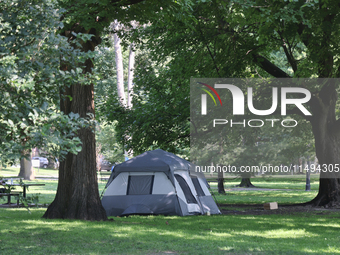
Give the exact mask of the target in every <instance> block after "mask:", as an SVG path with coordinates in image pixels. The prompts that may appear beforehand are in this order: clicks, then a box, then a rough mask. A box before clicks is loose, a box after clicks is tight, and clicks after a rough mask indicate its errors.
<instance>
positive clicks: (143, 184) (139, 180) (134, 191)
mask: <svg viewBox="0 0 340 255" xmlns="http://www.w3.org/2000/svg"><path fill="white" fill-rule="evenodd" d="M154 177H155V176H154V175H130V176H129V179H128V185H127V192H126V195H149V194H151V193H152V187H153V179H154Z"/></svg>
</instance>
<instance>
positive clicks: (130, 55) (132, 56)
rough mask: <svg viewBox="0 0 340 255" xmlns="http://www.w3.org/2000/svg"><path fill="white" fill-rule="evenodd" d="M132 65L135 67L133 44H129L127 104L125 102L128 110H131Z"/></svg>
mask: <svg viewBox="0 0 340 255" xmlns="http://www.w3.org/2000/svg"><path fill="white" fill-rule="evenodd" d="M134 65H135V49H134V44H133V43H131V44H130V52H129V71H128V102H127V107H128V108H132V94H133V73H134Z"/></svg>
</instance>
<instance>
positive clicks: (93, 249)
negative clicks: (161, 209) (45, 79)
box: [0, 169, 340, 254]
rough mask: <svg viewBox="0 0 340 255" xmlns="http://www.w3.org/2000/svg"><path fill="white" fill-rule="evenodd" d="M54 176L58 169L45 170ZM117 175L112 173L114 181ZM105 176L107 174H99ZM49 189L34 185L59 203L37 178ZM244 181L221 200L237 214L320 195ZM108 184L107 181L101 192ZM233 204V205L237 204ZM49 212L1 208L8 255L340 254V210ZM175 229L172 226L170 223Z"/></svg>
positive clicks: (298, 186) (278, 181) (1, 244)
mask: <svg viewBox="0 0 340 255" xmlns="http://www.w3.org/2000/svg"><path fill="white" fill-rule="evenodd" d="M44 171H46V172H42V174H44V175H45V176H50V175H53V173H55V171H56V170H49V169H47V170H44ZM4 172H5V173H6V174H8V176H16V175H17V173H18V170H15V169H9V170H7V169H6V170H5V171H4V169H2V170H0V176H4ZM108 174H109V173H105V172H104V175H106V176H107V177H108ZM98 177H100V175H98ZM34 182H41V183H45V184H46V185H45V186H37V187H34V186H33V187H30V188H29V191H28V194H37V193H39V194H40V203H51V202H52V201H53V199H54V196H55V192H56V189H57V180H55V179H43V180H40V179H37V180H34ZM239 182H240V180H227V181H226V183H225V187H226V190H227V194H226V195H219V194H216V191H217V190H216V184H212V185H211V186H212V189H213V190H214V191H215V196H216V197H217V199H218V201H219V202H220V203H223V204H228V205H229V207H228V208H223V209H229V210H240V208H237V204H262V203H264V202H273V201H277V202H279V203H290V204H293V203H300V202H305V201H308V200H310V199H312V198H313V197H314V196H315V195H316V193H317V189H318V180H317V178H315V177H313V179H312V191H310V192H305V191H304V189H305V180H304V178H303V177H300V178H297V177H293V178H289V179H287V178H255V179H252V182H253V184H254V185H255V186H256V187H258V188H267V189H282V190H274V191H273V190H271V191H270V190H268V191H262V190H261V191H255V190H246V191H239V190H235V189H234V188H235V185H237V184H239ZM105 184H106V182H105V181H99V192H100V193H101V192H102V190H103V189H104V186H105ZM230 205H231V206H230ZM45 210H46V208H31V209H30V211H31V213H28V211H27V210H26V209H25V208H10V209H7V208H0V225H1V228H0V254H207V253H209V254H340V212H339V211H334V210H333V211H322V210H318V211H311V212H308V213H307V212H296V211H294V212H291V213H289V214H288V213H285V214H273V215H250V214H249V213H248V215H233V214H230V215H215V216H190V217H174V216H172V217H165V216H132V217H121V218H120V217H112V218H111V219H113V221H107V222H87V221H73V220H46V219H42V218H41V217H42V215H43V213H44V212H45ZM166 223H168V224H166Z"/></svg>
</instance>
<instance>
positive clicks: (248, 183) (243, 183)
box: [236, 178, 255, 188]
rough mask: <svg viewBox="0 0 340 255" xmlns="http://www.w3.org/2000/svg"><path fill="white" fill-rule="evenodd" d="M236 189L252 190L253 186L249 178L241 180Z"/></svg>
mask: <svg viewBox="0 0 340 255" xmlns="http://www.w3.org/2000/svg"><path fill="white" fill-rule="evenodd" d="M236 187H244V188H254V187H255V186H254V185H253V184H252V183H251V181H250V178H242V180H241V183H240V184H239V185H236Z"/></svg>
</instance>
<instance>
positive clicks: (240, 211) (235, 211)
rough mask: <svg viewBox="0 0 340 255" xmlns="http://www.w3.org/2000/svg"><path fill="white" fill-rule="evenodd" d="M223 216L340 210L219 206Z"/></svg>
mask: <svg viewBox="0 0 340 255" xmlns="http://www.w3.org/2000/svg"><path fill="white" fill-rule="evenodd" d="M219 207H220V210H221V213H222V214H226V215H227V214H228V215H270V214H281V215H290V214H296V213H314V214H320V215H323V214H329V213H332V212H339V213H340V208H331V209H326V208H323V207H311V206H304V205H279V208H278V209H276V210H265V209H264V208H263V205H239V204H234V205H230V204H219Z"/></svg>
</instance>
